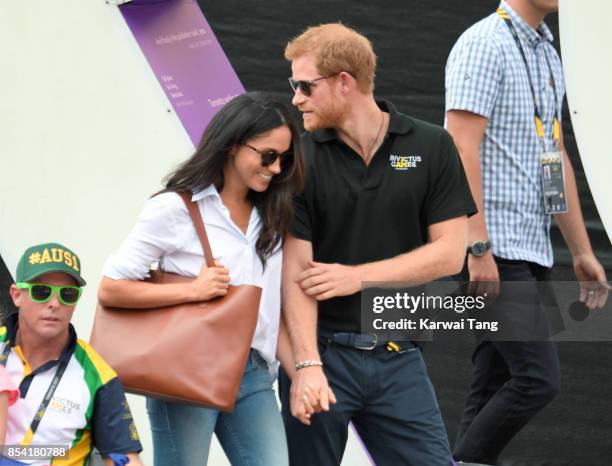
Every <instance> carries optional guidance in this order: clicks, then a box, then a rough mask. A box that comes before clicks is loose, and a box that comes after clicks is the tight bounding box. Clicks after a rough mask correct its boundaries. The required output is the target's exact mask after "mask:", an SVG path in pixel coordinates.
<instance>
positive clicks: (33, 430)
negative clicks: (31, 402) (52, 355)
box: [0, 341, 68, 445]
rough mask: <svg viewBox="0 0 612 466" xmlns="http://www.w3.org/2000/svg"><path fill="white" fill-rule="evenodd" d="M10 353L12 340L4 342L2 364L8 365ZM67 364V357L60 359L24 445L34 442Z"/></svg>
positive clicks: (1, 356) (0, 362)
mask: <svg viewBox="0 0 612 466" xmlns="http://www.w3.org/2000/svg"><path fill="white" fill-rule="evenodd" d="M10 354H11V342H10V341H7V342H6V343H5V344H4V349H3V350H2V354H1V355H0V364H2V366H5V367H6V362H7V361H8V357H9V355H10ZM67 366H68V360H67V359H64V360H62V361H60V363H59V364H58V366H57V370H56V371H55V375H54V376H53V380H51V383H50V384H49V388H47V393H45V396H44V397H43V399H42V401H41V403H40V406H39V407H38V409H37V410H36V414H35V415H34V419H32V422H31V423H30V428H29V429H28V431H27V432H26V435H25V437H24V439H23V441H22V442H21V444H22V445H29V444H30V443H31V442H32V438H33V437H34V434H35V433H36V430H37V429H38V426H39V425H40V421H42V418H43V416H44V415H45V412H46V411H47V407H48V406H49V403H50V402H51V399H52V398H53V394H54V393H55V390H56V389H57V386H58V385H59V383H60V380H61V379H62V376H63V375H64V371H65V370H66V367H67Z"/></svg>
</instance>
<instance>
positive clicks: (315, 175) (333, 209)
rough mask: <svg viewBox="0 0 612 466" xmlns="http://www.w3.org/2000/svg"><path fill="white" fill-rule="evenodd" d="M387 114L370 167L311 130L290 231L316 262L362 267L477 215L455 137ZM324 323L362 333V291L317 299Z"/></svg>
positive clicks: (332, 137) (332, 138)
mask: <svg viewBox="0 0 612 466" xmlns="http://www.w3.org/2000/svg"><path fill="white" fill-rule="evenodd" d="M378 105H379V107H380V108H381V109H382V110H384V111H387V112H389V114H390V122H389V129H388V132H387V134H386V137H385V140H384V142H383V144H382V145H381V147H380V148H379V149H378V151H377V152H376V153H375V154H374V156H373V157H372V160H371V162H370V165H369V166H367V165H366V164H365V163H364V161H363V159H362V158H361V157H360V156H359V155H358V154H357V153H356V152H355V151H353V149H351V148H350V147H349V146H348V145H346V144H345V143H344V142H343V141H342V140H341V139H340V138H339V137H338V136H337V134H336V132H335V130H333V129H324V130H318V131H314V132H312V133H309V132H306V133H305V134H304V135H303V137H302V141H303V143H304V152H305V158H306V166H307V176H306V183H305V187H304V191H303V192H302V193H301V194H300V195H298V196H296V198H295V201H294V209H295V214H294V219H293V222H292V224H291V226H290V231H291V233H292V234H293V235H294V236H296V237H297V238H300V239H303V240H307V241H310V242H311V243H312V249H313V257H314V260H315V261H319V262H326V263H340V264H345V265H357V264H363V263H366V262H374V261H379V260H383V259H388V258H391V257H394V256H397V255H400V254H403V253H406V252H408V251H411V250H413V249H415V248H418V247H419V246H422V245H423V244H425V243H426V242H427V227H428V226H429V225H432V224H435V223H438V222H442V221H444V220H449V219H451V218H455V217H460V216H463V215H472V214H474V213H475V212H476V205H475V203H474V200H473V199H472V195H471V192H470V189H469V185H468V183H467V179H466V177H465V172H464V171H463V166H462V164H461V159H460V158H459V153H458V152H457V149H456V148H455V145H454V143H453V140H452V138H451V136H450V135H449V134H448V133H447V132H446V131H445V130H444V129H443V128H441V127H439V126H436V125H433V124H430V123H426V122H424V121H420V120H417V119H416V118H411V117H408V116H406V115H403V114H401V113H399V112H398V111H397V110H396V109H395V107H394V106H393V105H392V104H391V103H389V102H386V101H381V102H378ZM318 309H319V325H321V326H323V327H326V328H330V329H334V330H342V331H349V332H359V330H360V326H361V325H360V324H361V318H360V316H361V314H360V293H356V294H354V295H351V296H343V297H339V298H332V299H329V300H326V301H321V302H319V303H318Z"/></svg>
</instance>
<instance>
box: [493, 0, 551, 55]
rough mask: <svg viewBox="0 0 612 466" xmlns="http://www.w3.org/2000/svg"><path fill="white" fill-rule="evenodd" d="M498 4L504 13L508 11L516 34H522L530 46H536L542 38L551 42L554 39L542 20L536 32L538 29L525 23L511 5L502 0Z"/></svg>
mask: <svg viewBox="0 0 612 466" xmlns="http://www.w3.org/2000/svg"><path fill="white" fill-rule="evenodd" d="M499 6H500V8H503V9H504V10H505V11H506V13H508V15H509V16H510V19H511V20H512V24H514V27H515V28H516V30H517V32H518V34H519V35H520V36H522V37H523V39H524V40H526V41H527V43H528V44H529V45H530V46H531V47H536V46H537V45H538V44H539V43H540V42H542V41H543V40H546V41H548V42H551V43H552V41H553V40H554V37H553V35H552V32H551V31H550V29H549V27H548V26H547V25H546V23H545V22H544V21H542V22H541V23H540V25H539V26H538V31H539V34H538V31H536V30H534V29H533V28H532V27H531V26H530V25H529V24H527V22H526V21H525V20H524V19H523V18H522V17H521V16H519V14H518V13H517V12H516V11H514V10H513V9H512V7H511V6H510V5H508V4H507V3H506V2H505V1H504V0H502V2H501V3H500V4H499Z"/></svg>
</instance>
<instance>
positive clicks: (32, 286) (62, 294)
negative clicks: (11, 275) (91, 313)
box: [17, 282, 82, 306]
mask: <svg viewBox="0 0 612 466" xmlns="http://www.w3.org/2000/svg"><path fill="white" fill-rule="evenodd" d="M17 288H21V289H27V290H28V292H29V294H30V299H31V300H32V301H34V302H35V303H46V302H47V301H49V300H50V299H51V296H52V295H53V293H56V294H57V297H58V298H59V300H60V303H62V304H65V305H66V306H72V305H74V304H76V303H77V301H78V300H79V298H80V297H81V291H82V288H81V287H79V286H63V285H62V286H55V285H47V284H46V283H26V282H19V283H17Z"/></svg>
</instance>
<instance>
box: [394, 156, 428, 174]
mask: <svg viewBox="0 0 612 466" xmlns="http://www.w3.org/2000/svg"><path fill="white" fill-rule="evenodd" d="M389 161H390V162H391V166H392V167H393V168H395V169H396V170H400V171H404V170H408V169H409V168H416V167H417V164H418V163H420V162H421V156H420V155H390V156H389Z"/></svg>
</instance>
